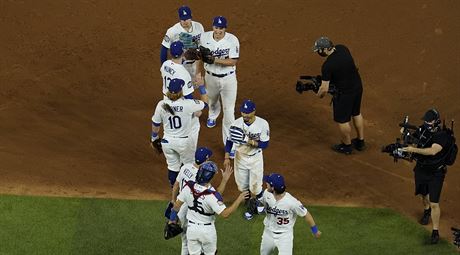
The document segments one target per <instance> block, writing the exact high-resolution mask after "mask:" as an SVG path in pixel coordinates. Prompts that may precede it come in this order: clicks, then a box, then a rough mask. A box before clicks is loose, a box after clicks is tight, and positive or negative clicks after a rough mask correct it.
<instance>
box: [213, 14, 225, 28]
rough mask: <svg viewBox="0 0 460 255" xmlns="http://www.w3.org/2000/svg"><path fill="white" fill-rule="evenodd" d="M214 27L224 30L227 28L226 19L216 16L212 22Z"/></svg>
mask: <svg viewBox="0 0 460 255" xmlns="http://www.w3.org/2000/svg"><path fill="white" fill-rule="evenodd" d="M212 25H213V26H214V27H220V28H226V27H227V19H226V18H225V17H224V16H217V17H215V18H214V21H213V22H212Z"/></svg>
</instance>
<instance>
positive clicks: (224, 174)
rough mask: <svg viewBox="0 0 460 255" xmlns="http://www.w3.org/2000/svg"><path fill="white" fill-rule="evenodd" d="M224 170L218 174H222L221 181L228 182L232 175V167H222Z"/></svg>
mask: <svg viewBox="0 0 460 255" xmlns="http://www.w3.org/2000/svg"><path fill="white" fill-rule="evenodd" d="M224 168H225V170H223V169H220V172H221V173H222V179H224V180H226V181H228V180H229V179H230V176H232V173H233V167H231V166H230V164H228V165H226V166H224Z"/></svg>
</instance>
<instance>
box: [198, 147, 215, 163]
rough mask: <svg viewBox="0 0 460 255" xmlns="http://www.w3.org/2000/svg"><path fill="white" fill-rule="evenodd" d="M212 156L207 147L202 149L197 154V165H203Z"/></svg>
mask: <svg viewBox="0 0 460 255" xmlns="http://www.w3.org/2000/svg"><path fill="white" fill-rule="evenodd" d="M211 156H212V151H211V150H210V149H209V148H206V147H200V148H198V149H197V150H196V152H195V163H197V164H198V165H201V164H203V163H204V162H205V161H206V160H208V159H209V158H210V157H211Z"/></svg>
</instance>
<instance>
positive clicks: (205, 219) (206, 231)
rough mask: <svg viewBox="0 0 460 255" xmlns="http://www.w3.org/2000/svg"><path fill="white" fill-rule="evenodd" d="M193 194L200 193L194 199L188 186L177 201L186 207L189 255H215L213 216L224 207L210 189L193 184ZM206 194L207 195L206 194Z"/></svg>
mask: <svg viewBox="0 0 460 255" xmlns="http://www.w3.org/2000/svg"><path fill="white" fill-rule="evenodd" d="M193 189H194V191H195V192H198V193H202V192H205V193H202V194H203V195H197V196H196V197H194V195H193V193H192V190H191V188H190V186H189V185H187V186H185V187H184V189H182V191H181V192H180V193H179V196H178V197H177V199H178V200H179V201H182V202H184V203H185V204H187V206H188V210H187V216H186V217H187V220H188V225H187V246H188V251H189V253H190V255H199V254H200V253H201V252H203V253H204V254H206V255H211V254H215V252H216V249H217V232H216V228H215V226H214V221H215V217H216V216H215V214H216V213H217V214H220V213H222V211H224V210H225V208H226V206H225V204H224V203H223V202H222V197H221V195H220V194H219V193H218V192H217V191H216V190H215V189H214V188H213V187H212V186H209V187H205V186H201V185H199V184H196V183H195V184H193ZM206 193H207V194H206Z"/></svg>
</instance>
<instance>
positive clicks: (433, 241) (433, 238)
mask: <svg viewBox="0 0 460 255" xmlns="http://www.w3.org/2000/svg"><path fill="white" fill-rule="evenodd" d="M437 243H439V232H438V230H434V229H433V232H431V244H437Z"/></svg>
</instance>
